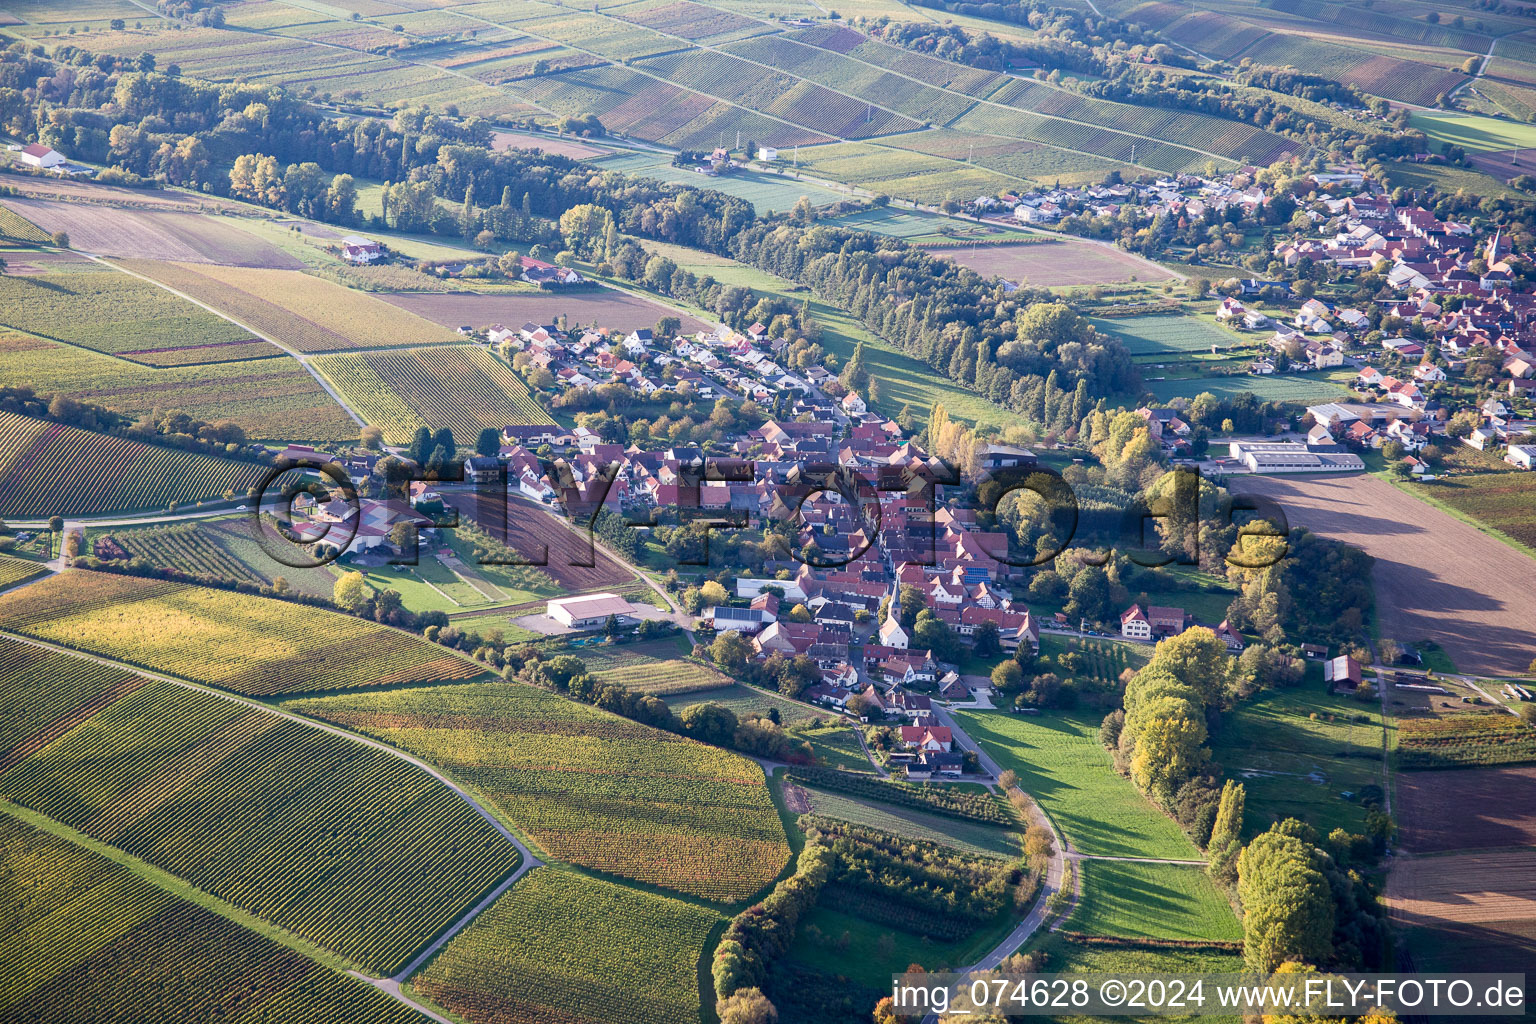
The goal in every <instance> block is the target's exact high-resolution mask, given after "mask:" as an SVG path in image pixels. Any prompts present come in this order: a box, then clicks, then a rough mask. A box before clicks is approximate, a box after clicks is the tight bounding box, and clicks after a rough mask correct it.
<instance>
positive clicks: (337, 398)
mask: <svg viewBox="0 0 1536 1024" xmlns="http://www.w3.org/2000/svg"><path fill="white" fill-rule="evenodd" d="M90 258H91V259H92V260H94V261H96V262H97V263H100V264H101V265H102V266H105V267H110V268H112V269H113V270H116V271H120V272H121V273H124V274H128V275H129V276H131V277H137V278H138V279H140V280H141V281H148V282H149V283H150V284H152V285H154V286H155V287H156V288H163V289H165V290H166V291H168V292H170V293H171V294H172V295H175V296H177V297H179V298H182V299H185V300H186V301H187V302H190V303H192V304H193V305H194V306H197V307H198V308H200V309H206V310H207V311H208V312H210V313H212V314H213V315H214V316H216V317H219V318H220V319H222V320H227V321H229V322H230V323H232V324H234V325H235V326H236V327H238V328H240V329H241V330H242V331H249V332H250V333H251V336H252V337H256V338H260V339H261V340H262V341H265V342H267V343H269V344H272V345H276V346H277V347H278V348H280V349H282V350H283V351H284V352H286V353H287V354H288V355H290V356H292V357H293V358H294V359H297V360H298V362H299V365H300V366H302V367H304V370H305V372H306V373H308V374H309V375H310V376H311V377H313V378H315V382H316V383H317V384H319V385H320V386H321V387H322V388H324V389H325V393H326V394H327V395H330V396H331V400H332V401H333V402H335V403H336V404H337V405H338V406H340V407H341V408H342V409H343V410H345V411H346V414H347V415H348V416H350V417H352V420H353V422H354V423H356V424H357V425H358V426H359V427H365V426H367V425H368V424H367V421H366V420H364V419H363V418H362V417H361V416H359V415H358V413H357V410H356V409H354V408H352V406H350V405H348V404H347V401H346V399H344V398H342V397H341V394H340V393H339V392H338V391H337V390H336V389H335V388H333V387H331V384H330V382H329V381H327V380H326V379H325V377H324V376H323V375H322V374H321V373H320V372H319V371H318V370H316V369H315V368H314V367H313V366H311V365H309V356H307V355H305V354H304V353H302V352H299V351H297V350H296V349H293V348H290V347H289V346H287V345H285V344H283V343H282V342H281V341H278V340H277V339H276V338H274V337H272V336H271V335H269V334H264V333H262V332H261V331H258V330H256V329H255V328H254V327H251V326H250V325H249V324H244V323H241V322H240V321H239V320H236V319H235V318H234V317H232V316H230V315H229V314H228V313H223V312H221V311H219V310H217V309H214V308H213V307H212V306H210V305H208V304H207V303H206V302H203V301H201V300H200V299H197V298H194V297H193V296H191V295H188V294H187V293H186V292H183V291H179V290H177V289H175V288H172V287H171V286H170V285H168V284H162V283H161V282H159V281H156V280H155V279H154V278H152V277H146V276H145V275H143V274H140V273H138V272H137V271H133V270H129V269H128V268H127V267H123V266H119V265H118V264H116V263H113V262H111V261H110V260H107V259H104V258H102V257H100V256H91V257H90Z"/></svg>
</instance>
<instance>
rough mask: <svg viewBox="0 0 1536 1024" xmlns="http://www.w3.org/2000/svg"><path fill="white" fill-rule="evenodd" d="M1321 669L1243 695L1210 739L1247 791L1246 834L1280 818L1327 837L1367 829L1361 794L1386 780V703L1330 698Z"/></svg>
mask: <svg viewBox="0 0 1536 1024" xmlns="http://www.w3.org/2000/svg"><path fill="white" fill-rule="evenodd" d="M1316 675H1317V673H1316V670H1312V671H1311V672H1309V674H1308V681H1307V682H1306V683H1305V684H1303V685H1302V686H1301V687H1297V688H1294V689H1285V690H1265V691H1264V692H1262V693H1259V694H1257V695H1255V696H1254V697H1252V698H1251V699H1249V700H1246V701H1242V702H1241V703H1239V704H1238V705H1237V707H1235V708H1234V709H1233V710H1232V711H1230V712H1228V713H1227V714H1226V715H1225V716H1224V717H1223V720H1222V724H1221V729H1220V730H1219V731H1217V732H1216V733H1215V735H1213V736H1212V738H1211V750H1212V756H1213V757H1214V759H1215V760H1216V761H1218V762H1220V763H1221V765H1222V766H1223V767H1224V768H1225V769H1226V773H1227V777H1228V778H1232V779H1236V780H1238V781H1239V782H1241V783H1242V784H1243V786H1244V787H1245V788H1246V790H1247V802H1246V805H1245V806H1246V814H1245V816H1244V817H1245V821H1244V826H1245V828H1244V831H1245V833H1247V834H1248V835H1253V834H1256V833H1258V832H1261V831H1263V830H1264V829H1266V828H1268V827H1269V826H1270V824H1271V823H1273V822H1275V821H1279V820H1281V819H1283V818H1299V819H1301V820H1302V821H1306V822H1309V823H1311V824H1312V825H1314V826H1316V827H1317V829H1318V831H1319V832H1321V833H1322V834H1323V835H1327V834H1328V833H1329V832H1331V831H1332V830H1333V829H1335V828H1343V829H1346V830H1347V831H1350V832H1364V831H1365V805H1364V803H1363V802H1362V800H1361V799H1360V795H1361V793H1362V791H1364V790H1365V789H1366V787H1374V789H1375V790H1376V791H1379V790H1380V788H1381V786H1382V771H1381V756H1382V753H1381V752H1382V735H1383V733H1382V718H1381V708H1380V705H1379V704H1378V703H1377V702H1376V701H1370V702H1361V701H1354V700H1350V699H1348V698H1346V697H1333V696H1329V695H1328V694H1327V693H1325V692H1324V691H1323V685H1322V682H1321V681H1320V679H1318V678H1316ZM1344 793H1349V794H1351V798H1346V797H1344V796H1343V795H1342V794H1344Z"/></svg>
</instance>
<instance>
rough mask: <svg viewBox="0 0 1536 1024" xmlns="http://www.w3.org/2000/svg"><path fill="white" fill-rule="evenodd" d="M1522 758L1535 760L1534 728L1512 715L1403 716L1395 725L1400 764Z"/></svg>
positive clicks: (1493, 761) (1443, 765) (1431, 765)
mask: <svg viewBox="0 0 1536 1024" xmlns="http://www.w3.org/2000/svg"><path fill="white" fill-rule="evenodd" d="M1525 761H1536V729H1533V728H1531V726H1529V725H1527V724H1526V723H1525V722H1523V721H1521V720H1520V719H1518V718H1515V717H1514V716H1512V715H1496V714H1477V715H1447V716H1446V717H1444V718H1405V719H1402V720H1400V721H1399V722H1398V725H1397V763H1398V766H1399V767H1402V768H1455V767H1458V766H1461V765H1478V764H1517V763H1521V762H1525Z"/></svg>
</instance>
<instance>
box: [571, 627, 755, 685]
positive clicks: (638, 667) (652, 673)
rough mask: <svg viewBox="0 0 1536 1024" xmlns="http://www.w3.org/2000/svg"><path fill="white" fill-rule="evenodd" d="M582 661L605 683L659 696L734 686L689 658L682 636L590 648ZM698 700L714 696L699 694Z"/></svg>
mask: <svg viewBox="0 0 1536 1024" xmlns="http://www.w3.org/2000/svg"><path fill="white" fill-rule="evenodd" d="M581 660H582V661H584V662H586V663H587V671H589V672H591V673H592V674H594V675H596V676H597V677H598V678H599V679H602V680H604V681H605V682H610V683H618V684H620V685H622V686H624V687H627V688H628V689H630V690H634V691H636V692H644V693H654V694H656V695H657V696H658V697H667V696H672V695H674V694H681V693H687V694H698V693H699V691H701V690H719V689H722V688H724V687H728V686H733V685H735V684H733V683H732V682H731V680H730V679H728V678H727V677H725V676H723V675H721V674H720V673H719V672H717V671H715V670H714V669H713V668H710V667H708V666H706V665H702V664H700V663H699V662H697V661H694V660H693V659H692V658H690V657H688V644H687V641H686V640H684V639H683V638H681V637H675V638H671V639H666V640H654V641H651V642H649V643H642V644H622V645H614V646H610V647H597V648H589V649H586V650H583V651H582V652H581ZM696 699H697V700H712V699H713V697H712V696H711V695H699V696H698V697H697V698H696Z"/></svg>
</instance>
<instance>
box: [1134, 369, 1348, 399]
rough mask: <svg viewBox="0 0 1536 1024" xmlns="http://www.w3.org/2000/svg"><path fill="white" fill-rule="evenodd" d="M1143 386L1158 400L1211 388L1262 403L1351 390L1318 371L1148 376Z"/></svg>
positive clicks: (1331, 396) (1223, 394) (1326, 396)
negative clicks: (1311, 372)
mask: <svg viewBox="0 0 1536 1024" xmlns="http://www.w3.org/2000/svg"><path fill="white" fill-rule="evenodd" d="M1143 386H1144V388H1145V389H1146V390H1147V391H1149V392H1151V393H1152V397H1153V398H1154V399H1156V400H1157V401H1158V402H1168V401H1172V400H1173V399H1175V398H1194V397H1195V396H1196V395H1198V394H1200V393H1201V392H1204V391H1209V392H1210V393H1211V394H1213V395H1215V396H1216V397H1217V398H1225V397H1231V396H1233V395H1240V394H1244V393H1248V394H1252V395H1254V396H1256V397H1257V398H1258V399H1259V401H1261V402H1295V403H1298V404H1313V403H1317V402H1330V401H1335V400H1337V399H1339V398H1340V397H1341V396H1343V395H1344V393H1345V391H1346V390H1347V389H1346V388H1345V387H1344V385H1342V384H1338V383H1335V382H1333V381H1331V380H1329V379H1328V378H1326V377H1322V376H1318V375H1316V374H1308V375H1305V376H1303V375H1299V374H1288V373H1275V374H1270V375H1269V376H1266V377H1256V376H1254V375H1253V374H1250V373H1241V374H1234V375H1231V376H1214V377H1186V378H1180V379H1164V380H1156V379H1146V381H1145V384H1144V385H1143Z"/></svg>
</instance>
